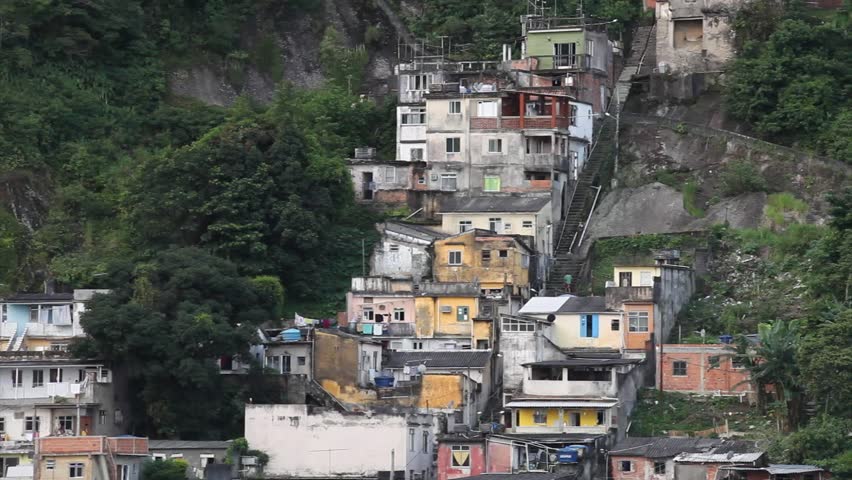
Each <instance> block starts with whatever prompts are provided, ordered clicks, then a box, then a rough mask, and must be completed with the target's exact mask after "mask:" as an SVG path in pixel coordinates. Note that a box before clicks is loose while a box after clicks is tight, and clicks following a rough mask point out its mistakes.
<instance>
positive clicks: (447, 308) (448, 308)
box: [441, 305, 453, 313]
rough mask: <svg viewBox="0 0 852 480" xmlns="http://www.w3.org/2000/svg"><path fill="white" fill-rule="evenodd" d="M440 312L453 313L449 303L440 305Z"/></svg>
mask: <svg viewBox="0 0 852 480" xmlns="http://www.w3.org/2000/svg"><path fill="white" fill-rule="evenodd" d="M441 313H453V307H451V306H449V305H444V306H443V307H441Z"/></svg>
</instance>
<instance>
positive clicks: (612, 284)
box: [606, 280, 615, 288]
mask: <svg viewBox="0 0 852 480" xmlns="http://www.w3.org/2000/svg"><path fill="white" fill-rule="evenodd" d="M613 287H615V281H613V280H607V281H606V288H613Z"/></svg>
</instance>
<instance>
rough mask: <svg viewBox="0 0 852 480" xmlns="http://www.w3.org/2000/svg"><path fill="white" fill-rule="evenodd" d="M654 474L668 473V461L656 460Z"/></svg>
mask: <svg viewBox="0 0 852 480" xmlns="http://www.w3.org/2000/svg"><path fill="white" fill-rule="evenodd" d="M654 474H655V475H665V474H666V462H665V461H663V462H654Z"/></svg>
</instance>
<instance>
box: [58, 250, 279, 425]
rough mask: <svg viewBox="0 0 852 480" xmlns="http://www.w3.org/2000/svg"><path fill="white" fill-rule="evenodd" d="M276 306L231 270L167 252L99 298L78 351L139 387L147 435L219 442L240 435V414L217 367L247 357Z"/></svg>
mask: <svg viewBox="0 0 852 480" xmlns="http://www.w3.org/2000/svg"><path fill="white" fill-rule="evenodd" d="M275 308H276V305H275V304H274V303H273V302H272V301H271V299H269V298H268V295H261V294H260V292H258V291H257V289H256V288H255V287H254V286H253V284H252V283H251V282H250V281H249V280H248V279H246V278H243V277H242V276H241V275H240V274H239V273H238V271H237V268H236V266H235V265H233V264H232V263H230V262H228V261H226V260H223V259H220V258H217V257H214V256H212V255H210V254H208V253H205V252H203V251H202V250H199V249H195V248H184V249H170V250H166V251H164V252H162V253H160V254H158V255H156V256H155V257H154V258H153V259H152V261H151V262H150V263H147V264H140V265H137V267H136V270H135V272H134V277H133V279H132V281H131V282H130V283H128V284H125V285H122V286H119V287H118V288H117V289H115V290H114V291H113V292H112V293H110V294H108V295H97V296H95V298H94V299H93V300H92V301H91V303H90V304H89V307H88V309H87V311H86V313H85V314H84V315H83V318H82V320H81V323H82V325H83V327H84V328H85V329H86V332H87V333H88V334H89V337H88V339H87V340H85V341H84V342H82V343H81V344H77V345H75V353H76V354H77V355H81V356H86V355H87V354H88V355H91V354H95V355H97V356H98V357H100V358H102V359H104V360H107V361H111V362H114V363H115V364H118V365H121V366H122V368H123V370H124V371H126V372H127V375H128V376H129V381H130V384H131V385H134V386H135V387H136V388H138V391H139V399H140V400H141V405H140V408H139V410H138V411H136V412H134V414H135V415H136V416H137V418H139V419H142V420H143V422H141V423H142V425H141V426H142V428H143V429H144V430H148V431H149V432H151V433H152V434H157V435H162V436H167V437H172V436H180V437H181V438H200V437H213V438H221V437H222V436H227V435H228V434H230V433H231V432H233V431H234V430H238V425H239V417H240V413H239V411H238V410H237V411H235V410H234V403H235V402H233V395H234V392H232V391H229V390H228V388H226V386H224V384H223V380H222V376H221V375H220V374H219V372H218V368H217V366H216V360H217V359H218V358H220V357H222V356H226V355H234V354H239V353H242V352H246V351H247V349H248V346H249V344H250V342H251V340H252V339H253V335H254V332H255V330H256V326H257V325H259V324H260V323H261V322H263V321H265V320H269V319H272V318H274V314H275ZM235 417H236V418H235ZM226 419H231V420H226ZM234 421H236V424H235V423H234Z"/></svg>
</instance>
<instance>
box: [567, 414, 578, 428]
mask: <svg viewBox="0 0 852 480" xmlns="http://www.w3.org/2000/svg"><path fill="white" fill-rule="evenodd" d="M568 426H570V427H579V426H580V412H568Z"/></svg>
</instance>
